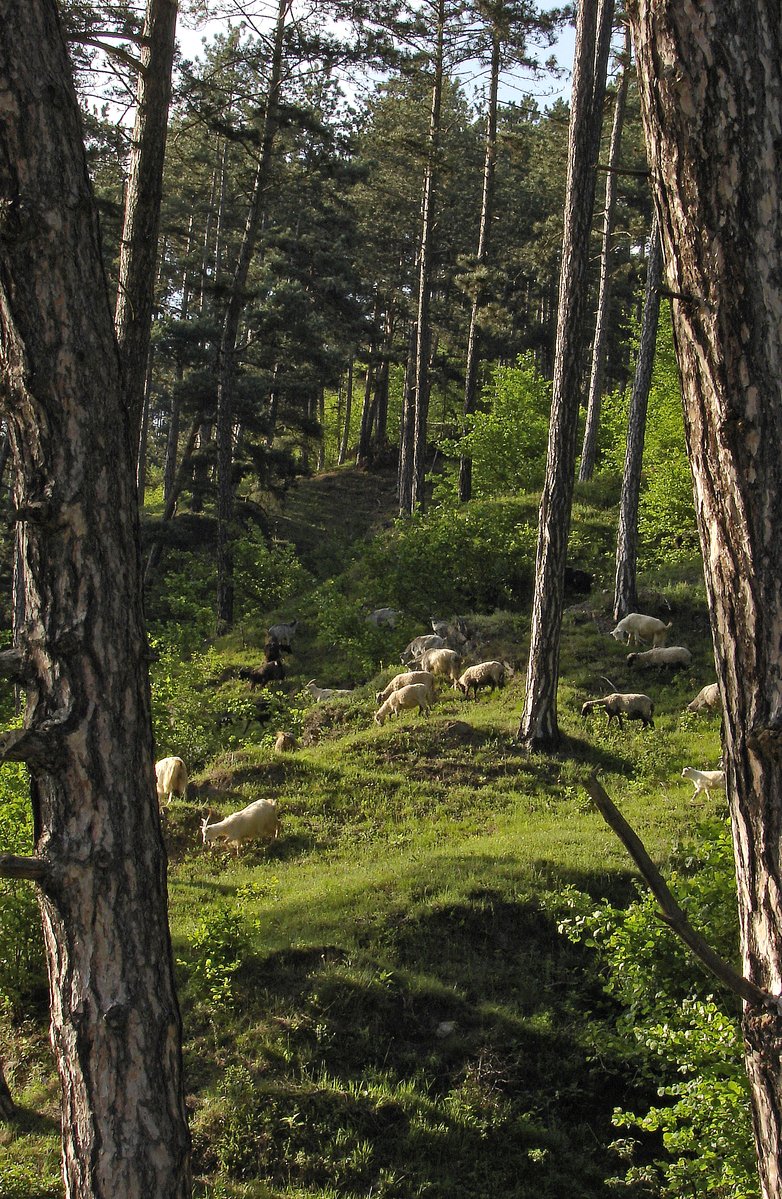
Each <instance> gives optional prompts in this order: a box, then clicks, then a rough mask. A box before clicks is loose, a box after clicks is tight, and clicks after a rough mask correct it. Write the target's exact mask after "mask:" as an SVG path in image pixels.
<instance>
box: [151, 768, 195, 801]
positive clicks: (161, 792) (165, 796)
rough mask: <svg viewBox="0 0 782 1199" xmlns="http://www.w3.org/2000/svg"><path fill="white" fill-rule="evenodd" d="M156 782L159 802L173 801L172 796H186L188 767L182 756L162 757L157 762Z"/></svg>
mask: <svg viewBox="0 0 782 1199" xmlns="http://www.w3.org/2000/svg"><path fill="white" fill-rule="evenodd" d="M155 782H156V786H157V798H158V803H163V802H164V801H165V803H167V804H168V803H171V796H172V795H177V796H180V795H181V797H182V799H184V798H185V793H186V792H187V767H186V766H185V764H184V762H183V761H182V759H181V758H161V759H160V761H159V762H155Z"/></svg>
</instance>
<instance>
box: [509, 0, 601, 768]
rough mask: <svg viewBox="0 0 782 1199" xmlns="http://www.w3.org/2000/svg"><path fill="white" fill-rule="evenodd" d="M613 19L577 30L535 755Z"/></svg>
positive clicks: (535, 666)
mask: <svg viewBox="0 0 782 1199" xmlns="http://www.w3.org/2000/svg"><path fill="white" fill-rule="evenodd" d="M612 17H613V0H599V4H598V0H583V2H582V4H581V5H580V7H579V10H578V23H577V26H576V51H575V61H574V65H573V93H572V99H571V108H570V136H569V141H568V174H567V188H566V196H565V232H564V237H563V244H562V271H561V275H560V282H559V310H558V314H557V347H556V353H555V360H554V385H553V398H552V402H551V424H550V429H549V443H548V458H547V463H546V478H545V482H544V485H543V497H542V499H541V504H540V519H539V526H538V548H537V557H536V563H535V595H534V599H533V608H532V627H531V638H530V654H529V664H528V667H527V691H526V696H525V700H524V710H523V713H522V717H521V722H520V724H519V731H518V736H519V739H520V740H521V741H522V742H523V743H524V744H525V745H526V746H527V747H528V748H529V749H538V748H540V749H542V748H546V747H553V746H556V745H557V743H558V742H559V739H560V734H559V727H558V724H557V684H558V682H559V645H560V631H561V624H562V606H563V595H564V583H565V560H566V556H567V542H568V533H569V531H570V510H571V504H572V499H573V485H574V468H575V458H576V434H577V432H578V411H579V398H580V397H579V390H580V381H581V351H582V346H583V324H584V308H585V300H586V291H587V268H588V265H589V234H590V228H591V224H592V209H593V206H594V199H595V166H596V162H597V151H598V148H599V145H600V127H601V120H602V110H603V96H604V94H605V80H606V71H607V68H608V50H609V45H610V41H611V21H612Z"/></svg>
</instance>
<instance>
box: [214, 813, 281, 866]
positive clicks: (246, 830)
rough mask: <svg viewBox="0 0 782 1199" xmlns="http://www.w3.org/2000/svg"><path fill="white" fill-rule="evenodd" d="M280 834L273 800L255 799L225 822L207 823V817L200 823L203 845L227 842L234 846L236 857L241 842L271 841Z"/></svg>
mask: <svg viewBox="0 0 782 1199" xmlns="http://www.w3.org/2000/svg"><path fill="white" fill-rule="evenodd" d="M279 833H280V818H279V816H278V815H277V803H276V801H275V800H273V799H256V801H255V803H251V804H248V805H247V807H246V808H242V809H241V810H240V811H239V812H232V813H231V815H230V816H226V818H225V820H217V821H215V823H214V824H210V823H209V817H208V816H207V817H206V818H205V819H204V820H202V821H201V836H202V837H203V841H204V845H209V844H211V842H212V841H227V842H228V844H229V845H235V846H236V853H237V856H238V854H239V846H240V844H241V842H242V841H273V840H274V839H275V837H278V836H279Z"/></svg>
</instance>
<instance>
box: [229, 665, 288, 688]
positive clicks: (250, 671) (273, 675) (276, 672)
mask: <svg viewBox="0 0 782 1199" xmlns="http://www.w3.org/2000/svg"><path fill="white" fill-rule="evenodd" d="M236 673H237V674H238V676H239V678H240V679H244V681H245V682H246V683H252V684H253V686H254V687H265V686H266V684H267V683H271V682H275V681H281V680H282V679H284V678H285V666H284V665H283V663H282V662H281V661H278V660H276V659H275V660H272V661H266V662H264V664H263V666H240V667H239V670H238V671H237V672H236Z"/></svg>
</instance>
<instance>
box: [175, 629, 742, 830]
mask: <svg viewBox="0 0 782 1199" xmlns="http://www.w3.org/2000/svg"><path fill="white" fill-rule="evenodd" d="M400 615H401V613H399V612H398V611H397V610H396V609H394V608H376V609H375V610H374V611H373V612H370V613H369V615H368V616H367V620H368V621H369V622H370V623H372V624H375V625H377V626H381V625H388V626H390V627H392V628H393V627H394V626H395V624H396V621H397V619H398V618H399V616H400ZM431 624H432V632H431V633H428V634H424V635H422V636H419V637H416V638H414V640H413V641H411V642H410V643H409V644H408V645H407V646H406V647H405V649H404V650H403V651H402V657H401V661H402V664H403V665H404V666H405V667H407V669H406V670H405V671H403V672H401V673H399V674H397V675H395V676H394V677H393V678H392V679H391V680H390V682H389V683H387V684H386V686H385V688H384V689H383V690H382V691H379V692H378V693H377V695H376V697H375V698H376V702H377V704H378V709H377V711H376V712H375V723H376V724H378V725H382V724H384V723H385V721H386V720H388V719H389V717H392V716H398V715H399V714H400V713H401V712H406V711H408V712H409V711H416V710H417V711H418V712H419V714H424V713H426V712H427V711H428V710H429V708H430V707H431V705H432V703H433V702H434V700H435V699H436V694H437V693H436V680H437V679H440V678H442V679H445V680H447V681H449V682H450V684H451V686H452V687H453V689H454V690H455V691H459V692H461V693H462V695H464V696H465V697H466V698H469V697H470V695H472V697H473V698H474V699H477V696H478V692H479V691H481V690H484V689H486V688H489V689H490V690H492V691H493V690H494V689H495V688H502V687H504V686H505V682H506V680H507V679H508V678H510V677H512V675H513V673H514V670H513V667H512V666H511V665H510V663H508V662H505V661H499V660H496V659H491V660H489V661H484V662H477V663H476V664H475V665H472V666H468V667H466V669H464V670H462V665H463V663H464V659H465V657H467V656H468V655H470V656H474V654H475V651H476V648H477V646H476V643H475V642H474V641H471V640H470V639H469V635H468V628H467V626H466V623H465V621H464V620H463V619H462V618H461V617H456V618H455V619H454V620H453V621H445V620H437V619H432V622H431ZM297 627H298V621H297V620H293V621H289V622H286V623H281V624H275V625H272V627H271V628H270V629H269V630H268V632H267V640H266V644H265V646H264V655H265V662H264V664H263V666H262V667H260V668H247V669H243V670H242V671H240V672H239V676H240V677H241V678H246V679H247V680H248V681H250V682H252V683H253V684H255V685H265V684H267V683H269V682H271V681H273V680H280V679H283V678H284V677H285V666H284V663H283V654H285V653H291V652H292V651H293V643H294V638H295V636H296V631H297ZM670 628H671V623H670V622H669V623H668V624H665V623H664V622H663V621H662V620H658V618H657V617H655V616H646V615H644V614H643V613H641V612H631V613H630V614H629V615H628V616H625V617H624V619H623V620H620V621H619V623H618V624H617V625H616V628H614V629H612V630H611V634H610V635H611V636H612V637H613V638H615V640H617V641H620V642H622V643H623V644H626V645H630V644H632V645H633V646H640V645H642V644H643V643H649V642H651V648H650V649H648V650H645V651H638V650H634V651H633V652H631V653H629V654H628V655H627V663H628V665H629V666H630V667H634V668H637V669H643V668H650V667H658V668H659V667H685V668H686V667H688V666H689V665H690V663H691V662H692V654H691V653H690V651H689V650H688V649H685V647H684V646H682V645H672V646H669V645H666V644H665V642H666V640H667V637H668V631H669V629H670ZM305 690H307V691H308V692H309V694H310V696H311V697H312V698H313V699H314V700H315V701H316V702H317V703H324V702H330V701H332V700H340V699H347V698H349V697H351V696H352V695H353V694H354V691H353V690H352V689H346V688H335V687H319V686H318V685H317V683H316V681H315V679H311V680H310V681H309V682H308V683H307V684H305ZM720 704H721V699H720V694H719V687H718V685H717V683H710V684H708V685H707V686H705V687H703V688H702V689H701V690H700V691H699V692H698V694H697V695H696V696H695V698H694V699H693V700H692V702H691V703H690V704H688V705H687V710H688V711H689V712H693V713H697V712H714V711H717V710H718V709H719V707H720ZM596 710H602V711H604V712H605V714H606V719H607V723H608V724H609V725H610V724H611V721H612V720H616V721H617V723H618V725H619V728H620V729H622V728H623V727H624V726H623V721H624V720H639V721H640V722H641V724H642V726H643V727H644V728H646V727H647V726H648V727H651V728H654V703H653V701H652V700H651V699H650V697H649V696H648V695H644V694H641V693H637V692H619V691H612V692H611V693H610V694H608V695H603V696H600V697H599V698H597V699H590V700H587V701H586V703H584V705H583V706H582V708H581V715H582V717H587V716H588V715H589V714H590V713H591V712H594V711H596ZM296 748H297V741H296V739H295V737H294V736H293V735H292V734H291V733H288V732H280V733H278V734H277V738H276V741H275V750H276V751H277V752H278V753H285V752H288V751H291V750H294V749H296ZM721 765H722V763H721V762H720V766H721ZM155 776H156V782H157V796H158V802H159V804H160V805H161V807H163V806H164V805H166V804H167V803H169V802H170V801H171V799H172V797H173V796H178V797H182V798H184V796H185V793H186V790H187V783H188V774H187V767H186V766H185V763H184V762H183V761H182V759H181V758H180V757H167V758H162V759H161V760H160V761H159V762H156V764H155ZM682 777H683V778H687V779H689V780H690V781H691V782H692V783H693V785H694V787H695V792H694V796H693V798H697V796H698V795H701V794H708V792H709V791H710V790H711V789H712V788H716V789H724V787H725V772H724V770H722V769H718V770H698V769H696V768H695V767H693V766H685V767H684V769H683V770H682ZM279 832H280V819H279V814H278V811H277V803H276V801H275V800H273V799H258V800H256V801H255V802H254V803H251V804H248V806H247V807H245V808H242V809H241V810H240V811H238V812H233V813H231V815H230V816H226V818H225V819H224V820H218V821H214V822H212V823H210V817H209V816H207V817H206V818H205V819H204V820H203V821H202V824H201V834H202V838H203V842H204V844H205V845H208V844H211V843H212V842H215V841H221V842H226V843H227V844H228V845H234V846H235V847H236V851H237V853H238V851H239V847H240V845H241V843H242V842H243V841H250V840H261V841H264V840H273V839H274V838H276V837H277V836H278V835H279Z"/></svg>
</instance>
